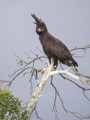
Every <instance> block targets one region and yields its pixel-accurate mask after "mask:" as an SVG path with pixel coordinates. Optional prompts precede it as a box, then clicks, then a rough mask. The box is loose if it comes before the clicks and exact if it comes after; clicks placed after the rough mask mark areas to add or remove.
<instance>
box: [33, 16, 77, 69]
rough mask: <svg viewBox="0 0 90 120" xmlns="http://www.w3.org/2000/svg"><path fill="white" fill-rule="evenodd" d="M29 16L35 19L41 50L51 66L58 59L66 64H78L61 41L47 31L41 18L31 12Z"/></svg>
mask: <svg viewBox="0 0 90 120" xmlns="http://www.w3.org/2000/svg"><path fill="white" fill-rule="evenodd" d="M31 16H32V17H33V18H34V19H35V22H34V24H36V33H37V34H38V35H39V40H40V42H41V44H42V47H43V51H44V53H45V54H46V55H47V57H48V59H49V62H50V64H51V66H52V67H53V68H54V69H55V68H57V65H58V61H60V62H61V63H63V64H65V65H67V66H72V67H76V66H78V64H77V62H76V61H75V60H74V59H73V57H72V55H71V53H70V51H69V50H68V48H67V47H66V46H65V45H64V44H63V42H61V41H60V40H58V39H57V38H55V37H53V36H52V35H51V34H50V33H49V32H48V30H47V27H46V25H45V23H44V22H43V21H42V20H41V19H38V18H37V17H36V15H35V14H31Z"/></svg>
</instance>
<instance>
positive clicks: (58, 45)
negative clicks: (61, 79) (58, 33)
mask: <svg viewBox="0 0 90 120" xmlns="http://www.w3.org/2000/svg"><path fill="white" fill-rule="evenodd" d="M43 46H44V48H45V49H46V50H47V51H48V52H50V53H52V54H53V55H55V56H57V57H58V58H60V59H63V60H64V59H70V58H72V56H71V54H70V52H69V50H68V48H67V47H66V46H65V45H64V44H63V43H62V42H61V41H60V40H58V39H56V38H54V37H53V36H51V35H47V36H46V37H45V38H44V40H43Z"/></svg>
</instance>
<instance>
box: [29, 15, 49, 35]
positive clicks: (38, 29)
mask: <svg viewBox="0 0 90 120" xmlns="http://www.w3.org/2000/svg"><path fill="white" fill-rule="evenodd" d="M31 16H32V17H33V18H34V19H35V22H34V24H36V32H37V34H39V35H41V34H42V33H44V32H46V31H47V27H46V25H45V23H44V22H43V21H42V20H41V19H38V18H37V17H36V15H35V14H31Z"/></svg>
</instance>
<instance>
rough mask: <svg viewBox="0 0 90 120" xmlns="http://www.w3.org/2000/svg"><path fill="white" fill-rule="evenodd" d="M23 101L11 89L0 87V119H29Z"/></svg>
mask: <svg viewBox="0 0 90 120" xmlns="http://www.w3.org/2000/svg"><path fill="white" fill-rule="evenodd" d="M23 110H24V109H23V108H22V106H21V101H19V100H18V98H16V97H14V96H13V95H12V92H11V91H7V90H6V89H0V120H27V118H26V116H25V115H24V112H23Z"/></svg>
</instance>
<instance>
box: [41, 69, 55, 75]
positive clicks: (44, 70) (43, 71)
mask: <svg viewBox="0 0 90 120" xmlns="http://www.w3.org/2000/svg"><path fill="white" fill-rule="evenodd" d="M47 69H48V68H44V69H42V70H41V73H42V74H43V73H46V71H47ZM55 70H56V69H55V68H52V71H55Z"/></svg>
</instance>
